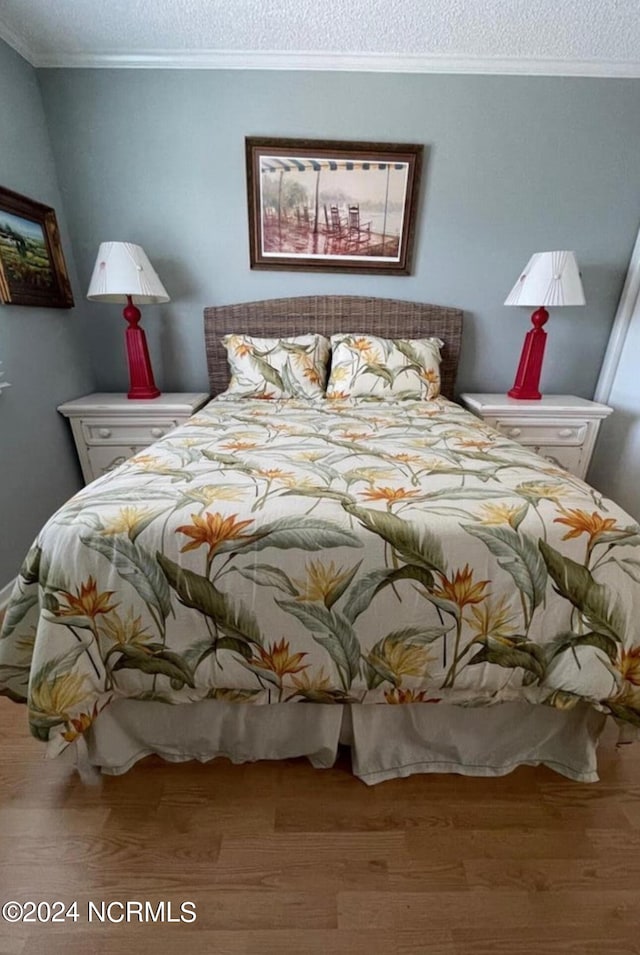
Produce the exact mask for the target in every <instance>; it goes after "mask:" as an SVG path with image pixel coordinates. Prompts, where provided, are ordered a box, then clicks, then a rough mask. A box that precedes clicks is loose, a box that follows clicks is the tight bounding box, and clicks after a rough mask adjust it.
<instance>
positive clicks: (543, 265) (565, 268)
mask: <svg viewBox="0 0 640 955" xmlns="http://www.w3.org/2000/svg"><path fill="white" fill-rule="evenodd" d="M584 303H585V301H584V291H583V290H582V282H581V281H580V272H579V271H578V263H577V262H576V257H575V255H574V253H573V252H536V254H535V255H532V256H531V258H530V259H529V261H528V263H527V265H526V266H525V269H524V271H523V272H522V274H521V276H520V278H519V279H518V281H517V282H516V284H515V285H514V286H513V288H512V289H511V291H510V292H509V295H508V296H507V299H506V301H505V303H504V304H505V305H535V306H537V307H536V310H535V312H533V314H532V316H531V322H532V324H533V328H531V329H530V330H529V331H528V332H527V334H526V337H525V340H524V345H523V347H522V354H521V355H520V364H519V365H518V371H517V373H516V380H515V382H514V384H513V388H512V389H511V391H508V392H507V394H508V395H509V397H510V398H524V399H529V400H536V399H538V398H541V397H542V395H541V394H540V390H539V384H540V372H541V371H542V359H543V357H544V347H545V345H546V343H547V333H546V332H545V330H544V329H543V327H542V326H543V325H545V324H546V322H547V321H548V319H549V312H548V311H547V309H546V308H545V305H549V306H552V307H554V308H555V307H556V306H564V305H584Z"/></svg>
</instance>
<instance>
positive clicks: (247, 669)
mask: <svg viewBox="0 0 640 955" xmlns="http://www.w3.org/2000/svg"><path fill="white" fill-rule="evenodd" d="M461 328H462V314H461V313H460V312H459V311H457V310H456V309H449V308H443V307H438V306H430V305H422V304H418V303H407V302H400V301H396V300H385V299H373V298H364V297H355V296H344V297H342V296H341V297H339V296H316V297H305V298H289V299H276V300H269V301H264V302H253V303H245V304H241V305H233V306H225V307H214V308H207V309H206V310H205V341H206V350H207V361H208V367H209V374H210V383H211V391H212V393H213V394H214V395H215V394H219V393H220V392H221V391H223V390H224V388H225V387H226V385H227V383H228V370H227V362H226V353H225V351H224V349H223V348H222V345H221V338H222V337H223V336H224V335H225V334H235V335H238V334H249V335H254V336H266V337H281V336H282V337H284V336H292V335H296V334H304V333H308V332H315V333H319V334H322V335H326V336H327V337H329V336H330V335H332V334H334V333H337V332H344V331H351V332H362V333H364V332H368V333H371V334H377V335H382V336H384V337H385V338H388V339H416V338H420V339H422V338H424V337H425V336H433V337H437V338H439V339H440V340H441V341H442V342H443V343H444V344H443V347H442V364H441V395H440V396H439V397H436V398H434V399H433V400H429V401H425V400H403V401H370V400H366V399H345V400H339V401H329V400H327V399H326V398H322V399H320V400H314V401H305V400H301V399H287V400H276V401H265V400H256V399H247V398H242V399H227V400H225V399H224V398H214V399H213V400H212V401H211V402H210V403H209V404H208V405H206V406H205V408H203V409H202V410H200V411H199V412H198V413H197V414H196V415H195V416H194V417H193V418H192V419H191V420H190V421H189V422H188V423H187V424H186V425H184V426H181V427H180V428H178V429H176V430H175V431H173V432H172V433H171V434H169V435H167V436H165V437H164V438H163V439H162V440H161V441H159V442H157V443H156V444H154V445H153V446H152V447H151V448H149V449H148V450H147V451H145V452H144V453H142V454H138V455H136V456H135V457H134V458H132V459H130V460H129V461H127V462H125V463H124V464H122V465H121V466H120V467H118V468H117V469H116V470H114V471H113V472H111V473H110V474H108V475H105V476H103V477H101V478H100V479H98V480H97V481H95V482H93V483H92V484H90V485H89V486H88V487H86V488H84V489H83V490H82V491H80V492H79V493H78V494H77V495H76V496H75V497H73V498H72V499H71V500H70V501H69V502H67V504H65V505H64V506H63V507H62V508H61V509H60V510H59V511H58V512H57V513H56V514H54V515H53V517H52V518H51V519H50V520H49V521H48V522H47V524H46V525H45V527H44V528H43V530H42V531H41V533H40V534H39V535H38V538H37V540H36V541H35V542H34V545H33V547H32V548H31V550H30V551H29V554H28V555H27V556H26V558H25V560H24V563H23V565H22V567H21V570H20V574H19V576H18V578H17V581H16V584H15V587H14V590H13V594H12V597H11V600H10V603H9V607H8V609H7V613H6V615H5V618H4V623H3V629H2V633H1V636H0V692H2V693H3V694H5V695H7V696H9V697H10V698H11V699H13V700H15V701H17V702H22V703H25V702H26V703H27V706H28V716H29V725H30V729H31V732H32V733H33V734H34V735H35V736H36V737H37V738H38V739H40V740H42V741H43V742H44V743H45V744H46V753H47V755H49V756H57V755H59V754H61V753H63V752H64V751H65V750H67V751H71V752H73V753H75V754H76V756H77V758H78V759H79V760H80V761H84V762H85V763H86V762H88V763H89V764H90V765H92V766H94V767H97V768H98V769H99V770H101V771H102V772H103V773H113V774H117V773H122V772H125V771H126V770H128V769H129V768H130V767H131V766H133V765H134V763H135V762H136V761H137V760H139V759H141V758H143V757H144V756H146V755H148V754H150V753H156V754H159V755H161V756H162V757H163V758H165V759H166V760H173V761H181V760H187V759H199V760H209V759H212V758H214V757H217V756H226V757H227V758H229V759H231V760H233V761H236V762H242V761H245V760H255V759H264V758H271V759H286V758H291V757H297V756H307V757H308V758H309V759H310V760H311V762H312V763H313V764H314V765H315V766H318V767H325V766H330V765H332V764H333V762H334V760H335V758H336V754H337V750H338V746H339V745H340V744H344V745H349V746H350V747H351V753H352V766H353V771H354V774H355V775H357V776H358V777H359V778H360V779H362V780H364V781H365V782H367V783H375V782H380V781H382V780H384V779H388V778H391V777H395V776H406V775H410V774H411V773H416V772H459V773H466V774H472V775H499V774H503V773H506V772H509V771H510V770H512V769H513V768H515V767H516V766H519V765H523V764H528V765H537V764H545V765H547V766H550V767H552V768H553V769H555V770H557V771H558V772H560V773H562V774H564V775H566V776H568V777H570V778H573V779H577V780H582V781H594V780H596V779H597V743H598V738H599V735H600V733H601V731H602V728H603V726H604V724H605V721H606V720H607V719H608V718H613V719H615V720H616V721H617V722H618V723H619V725H620V726H621V727H622V733H623V735H624V737H625V738H629V739H630V738H633V737H634V735H635V733H636V729H637V727H638V725H640V626H639V623H638V621H640V551H639V550H638V548H639V547H640V529H639V528H638V527H637V526H636V525H635V524H634V522H633V521H632V519H631V518H630V517H629V516H628V515H627V514H625V513H624V512H623V511H622V510H621V509H620V508H619V507H617V506H616V505H615V504H614V503H612V502H610V501H607V500H603V499H602V498H601V497H600V495H599V494H598V493H597V492H596V491H594V490H593V489H592V488H590V487H589V486H588V485H586V484H585V483H584V482H582V481H581V480H579V479H577V478H575V477H573V476H571V475H570V474H569V473H568V472H565V471H562V470H561V469H559V468H557V467H555V466H553V465H552V464H551V463H550V462H548V461H546V460H545V459H543V458H541V457H538V456H537V455H536V454H534V453H532V452H531V451H530V450H528V449H526V448H524V447H521V446H519V445H517V444H515V443H514V442H512V441H510V440H508V439H507V438H505V437H504V436H503V435H501V434H499V433H498V432H496V431H493V430H492V429H491V428H489V427H488V426H487V425H485V424H484V423H483V422H481V421H480V420H478V419H476V418H475V417H474V416H473V415H471V414H470V413H469V412H467V411H465V410H464V409H462V408H461V407H459V406H458V405H456V404H455V403H454V402H453V400H452V399H453V394H454V385H455V373H456V368H457V363H458V355H459V349H460V338H461ZM300 704H306V705H300Z"/></svg>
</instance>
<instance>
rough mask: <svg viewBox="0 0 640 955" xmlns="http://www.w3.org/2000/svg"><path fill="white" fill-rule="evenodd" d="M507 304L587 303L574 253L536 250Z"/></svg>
mask: <svg viewBox="0 0 640 955" xmlns="http://www.w3.org/2000/svg"><path fill="white" fill-rule="evenodd" d="M504 304H505V305H533V306H536V307H539V306H541V305H545V306H547V305H550V306H554V307H555V306H560V305H584V304H585V298H584V291H583V288H582V281H581V280H580V272H579V270H578V263H577V262H576V257H575V254H574V253H573V252H536V254H535V255H532V256H531V258H530V259H529V261H528V263H527V265H526V267H525V269H524V270H523V272H522V274H521V276H520V278H519V279H518V281H517V282H516V284H515V285H514V286H513V288H512V289H511V291H510V292H509V295H508V296H507V299H506V301H505V303H504Z"/></svg>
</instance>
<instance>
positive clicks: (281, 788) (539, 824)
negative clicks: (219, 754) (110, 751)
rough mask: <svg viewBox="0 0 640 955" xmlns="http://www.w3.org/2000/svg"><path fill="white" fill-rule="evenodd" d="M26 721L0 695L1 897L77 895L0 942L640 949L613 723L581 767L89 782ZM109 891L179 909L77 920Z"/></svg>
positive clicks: (635, 781) (19, 950) (101, 950)
mask: <svg viewBox="0 0 640 955" xmlns="http://www.w3.org/2000/svg"><path fill="white" fill-rule="evenodd" d="M24 720H25V713H24V710H23V708H22V707H18V706H16V705H14V704H11V703H9V702H8V701H6V700H4V699H0V777H1V778H0V902H2V901H7V900H10V899H16V900H18V901H25V900H27V899H30V898H32V899H34V900H40V899H42V900H45V901H48V902H53V901H55V900H58V899H60V900H61V901H63V902H67V903H70V902H71V901H73V900H74V899H77V900H78V901H79V903H80V905H79V910H80V920H79V921H78V923H77V924H76V925H73V924H69V925H68V926H67V925H44V926H37V925H31V926H7V925H6V924H4V923H0V939H1V941H0V952H1V953H3V955H62V953H64V955H76V953H78V955H80V953H81V955H116V953H117V955H128V953H134V955H148V953H149V955H150V953H153V955H174V953H176V955H199V953H207V955H209V953H213V955H241V953H242V955H249V953H250V955H253V953H256V955H257V953H260V955H276V953H278V955H280V953H295V955H320V953H322V955H325V953H327V955H333V953H338V955H342V953H345V955H346V953H348V955H382V953H384V955H387V953H398V955H414V953H416V955H418V953H419V955H422V953H425V955H553V953H556V952H558V953H560V952H562V953H571V955H631V953H640V745H638V746H635V747H634V746H630V747H625V748H623V749H622V750H620V751H616V749H615V747H614V745H613V739H614V737H613V735H612V734H611V733H609V734H608V735H607V737H606V738H605V741H604V743H603V746H602V750H601V776H602V781H601V782H600V783H599V784H595V785H590V786H586V785H579V784H576V783H572V782H569V781H568V780H563V779H562V778H561V777H560V776H557V775H555V774H554V773H552V772H551V771H549V770H546V769H528V768H523V769H521V770H518V771H517V772H515V773H513V774H511V775H510V776H506V777H504V778H502V779H471V778H464V777H457V776H414V777H412V778H410V779H406V780H397V781H392V782H387V783H383V784H381V785H379V786H376V787H373V788H368V787H366V786H365V785H364V784H363V783H361V782H359V781H358V780H356V779H354V778H353V777H352V776H351V775H350V773H349V766H348V762H347V761H346V759H343V761H342V762H341V764H340V765H338V766H337V767H336V768H335V769H333V770H325V771H319V770H314V769H312V768H311V767H310V766H309V764H308V763H307V762H306V761H304V760H295V761H289V762H286V763H279V764H271V763H259V764H254V765H247V766H232V765H230V764H229V763H228V762H226V761H217V762H215V763H209V764H208V765H203V766H202V765H199V764H182V765H167V764H165V763H163V762H161V761H160V760H159V759H149V760H147V761H145V762H144V763H141V764H139V765H138V766H136V767H135V768H134V769H133V770H132V771H131V772H129V773H128V774H127V775H125V776H121V777H119V778H105V779H103V780H101V782H100V784H99V785H97V786H94V787H90V788H88V787H86V786H84V785H83V784H82V783H81V782H80V780H79V779H78V777H77V776H76V775H75V774H74V773H73V771H72V770H71V769H70V768H68V767H66V766H63V765H61V764H60V762H59V761H56V760H53V761H51V762H49V761H47V762H43V761H42V758H41V747H40V744H38V743H37V742H36V741H35V740H33V739H31V738H30V737H29V736H28V734H27V730H26V726H25V722H24ZM114 899H115V900H127V899H134V900H143V901H144V900H145V899H148V900H150V901H152V902H154V903H155V902H158V901H160V900H171V901H172V902H173V904H174V906H175V905H176V903H179V902H181V901H184V900H190V901H194V902H195V903H196V906H197V921H196V922H195V924H191V925H188V924H165V925H157V924H156V925H154V924H142V925H140V924H116V925H104V924H88V923H87V918H86V906H87V901H88V900H93V901H94V902H95V901H101V900H104V901H110V900H114ZM174 914H175V913H174Z"/></svg>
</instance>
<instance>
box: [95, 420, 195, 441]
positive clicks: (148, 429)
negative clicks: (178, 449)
mask: <svg viewBox="0 0 640 955" xmlns="http://www.w3.org/2000/svg"><path fill="white" fill-rule="evenodd" d="M178 423H179V422H178V420H177V419H175V418H173V419H172V418H160V419H158V418H153V419H152V420H149V419H148V418H147V419H144V418H139V419H137V420H136V419H135V418H127V419H126V420H125V421H114V420H113V418H104V419H100V418H86V419H83V420H82V434H83V437H84V440H85V441H86V442H87V444H88V445H98V444H111V445H116V444H123V445H139V446H140V447H143V448H145V447H147V445H149V444H153V442H154V441H158V440H159V439H160V438H162V437H164V435H165V434H167V433H168V432H169V431H171V430H172V429H173V428H175V427H176V426H177V425H178Z"/></svg>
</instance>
